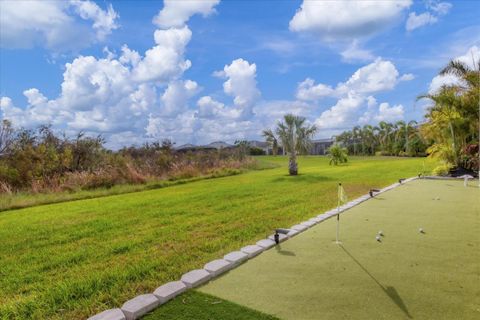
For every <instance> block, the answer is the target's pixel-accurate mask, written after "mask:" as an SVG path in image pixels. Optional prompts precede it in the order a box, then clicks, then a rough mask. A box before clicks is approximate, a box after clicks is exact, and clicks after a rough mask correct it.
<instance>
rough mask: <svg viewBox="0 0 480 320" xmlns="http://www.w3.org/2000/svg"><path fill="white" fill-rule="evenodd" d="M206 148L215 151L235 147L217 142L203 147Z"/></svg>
mask: <svg viewBox="0 0 480 320" xmlns="http://www.w3.org/2000/svg"><path fill="white" fill-rule="evenodd" d="M202 147H204V148H215V149H223V148H231V147H233V145H231V144H228V143H226V142H224V141H215V142H212V143H209V144H207V145H204V146H202Z"/></svg>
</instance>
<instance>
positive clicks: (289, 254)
mask: <svg viewBox="0 0 480 320" xmlns="http://www.w3.org/2000/svg"><path fill="white" fill-rule="evenodd" d="M275 250H277V253H279V254H281V255H283V256H292V257H294V256H296V254H295V252H293V251H288V250H282V247H281V246H280V244H278V245H276V246H275Z"/></svg>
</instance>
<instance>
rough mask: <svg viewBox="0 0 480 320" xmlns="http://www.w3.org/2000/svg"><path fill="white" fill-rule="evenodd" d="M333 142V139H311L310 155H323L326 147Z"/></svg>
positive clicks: (325, 152)
mask: <svg viewBox="0 0 480 320" xmlns="http://www.w3.org/2000/svg"><path fill="white" fill-rule="evenodd" d="M334 142H335V140H333V139H330V138H329V139H317V140H312V147H311V149H310V154H311V155H325V154H327V151H328V148H330V146H331V145H332V144H333V143H334Z"/></svg>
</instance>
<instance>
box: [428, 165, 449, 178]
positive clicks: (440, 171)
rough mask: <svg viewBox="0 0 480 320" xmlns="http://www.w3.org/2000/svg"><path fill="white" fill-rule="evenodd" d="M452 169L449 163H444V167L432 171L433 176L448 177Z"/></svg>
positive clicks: (440, 166)
mask: <svg viewBox="0 0 480 320" xmlns="http://www.w3.org/2000/svg"><path fill="white" fill-rule="evenodd" d="M450 169H452V166H451V165H450V164H448V163H444V164H442V165H439V166H437V167H435V168H434V169H433V170H432V174H433V175H434V176H446V175H448V173H449V172H450Z"/></svg>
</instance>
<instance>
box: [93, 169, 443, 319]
mask: <svg viewBox="0 0 480 320" xmlns="http://www.w3.org/2000/svg"><path fill="white" fill-rule="evenodd" d="M417 179H438V178H436V177H430V176H424V177H421V178H419V177H411V178H408V179H405V180H403V182H401V183H400V182H396V183H394V184H391V185H389V186H386V187H385V188H383V189H380V190H379V192H377V193H375V194H376V195H378V194H382V193H384V192H387V191H389V190H392V189H394V188H397V187H399V186H402V185H404V184H406V183H408V182H411V181H414V180H417ZM439 180H440V179H439ZM445 180H447V179H445ZM371 198H372V197H370V195H369V194H366V195H363V196H360V197H358V198H356V199H353V200H351V201H350V202H348V203H346V204H344V205H342V206H340V207H339V208H335V209H330V210H328V211H325V212H323V213H320V214H317V215H316V216H314V217H312V218H310V219H309V220H306V221H303V222H300V223H298V224H296V225H294V226H292V227H290V229H289V230H290V231H289V232H288V234H286V235H284V234H281V235H280V238H281V239H280V240H281V241H287V240H289V239H290V238H292V237H293V236H296V235H298V234H300V233H302V232H304V231H307V230H308V229H310V228H311V227H313V226H315V225H317V224H319V223H322V222H324V221H326V220H328V219H330V218H332V217H334V216H336V215H338V214H340V213H342V212H345V211H347V210H349V209H351V208H353V207H355V206H358V205H359V204H361V203H363V202H365V201H367V200H369V199H371ZM282 236H283V237H282ZM271 238H273V235H270V236H269V237H267V238H266V239H261V240H259V241H257V242H256V243H255V244H253V245H247V246H244V247H243V248H246V247H249V246H258V247H260V248H262V250H261V251H260V252H259V253H258V254H255V255H249V254H248V253H246V252H243V251H242V249H243V248H242V249H240V250H238V251H233V252H230V253H228V254H226V255H225V256H227V255H229V254H233V253H235V254H245V255H246V258H243V259H241V261H238V262H231V261H228V260H226V259H225V256H224V257H223V258H219V259H217V260H222V259H223V260H226V261H228V262H230V263H231V264H230V265H229V266H228V267H229V268H228V269H226V270H222V271H221V272H209V271H208V270H205V269H195V270H191V271H190V272H187V273H185V274H189V273H191V272H194V271H195V272H201V271H204V272H206V273H208V276H206V277H205V278H204V279H202V280H201V281H200V282H199V283H196V284H194V285H193V286H191V285H190V286H189V285H188V284H187V283H185V282H183V281H182V280H180V281H176V282H182V283H183V284H184V285H185V286H186V288H185V289H182V290H181V292H175V293H174V294H173V296H171V297H170V296H169V297H168V298H167V299H166V301H161V300H162V299H159V297H158V296H156V295H154V294H153V293H148V294H141V295H138V296H137V297H134V298H132V299H130V300H128V301H132V300H135V299H137V298H139V297H142V296H150V295H151V296H153V297H155V298H156V299H157V301H158V304H157V306H156V307H155V308H158V307H159V306H161V305H162V304H164V303H165V302H167V301H168V300H170V299H172V298H173V297H174V296H176V295H178V294H181V293H183V292H185V291H187V290H189V289H191V288H193V287H196V286H199V285H202V284H205V283H206V282H208V281H210V280H212V279H214V278H216V277H218V276H220V275H221V274H222V273H224V272H226V271H229V270H231V269H234V268H236V267H238V266H239V265H241V264H242V263H243V262H246V261H248V260H249V259H253V258H255V257H256V256H258V255H259V254H260V253H262V252H263V251H266V250H269V249H270V248H272V247H274V246H275V242H274V241H273V240H272V239H271ZM213 261H216V260H213ZM213 261H210V262H213ZM207 264H208V263H207ZM185 274H184V275H185ZM182 277H183V276H182ZM170 283H172V282H168V283H165V284H163V285H162V286H160V287H159V288H161V287H163V286H166V285H168V284H170ZM159 288H157V289H159ZM157 289H156V290H157ZM128 301H127V302H128ZM122 307H123V306H122ZM155 308H153V309H155ZM153 309H152V310H153ZM112 310H115V312H118V310H120V311H122V312H123V310H121V308H120V309H109V310H105V311H103V312H100V313H98V314H96V315H93V316H91V317H90V318H88V319H89V320H90V319H92V320H93V319H94V320H110V319H111V318H110V317H109V316H108V315H109V312H108V311H112ZM150 311H151V310H150ZM123 313H124V316H125V317H124V318H121V317H120V318H119V319H125V318H127V319H138V317H134V318H132V317H131V315H130V314H125V312H123Z"/></svg>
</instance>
